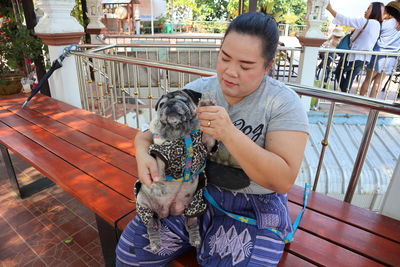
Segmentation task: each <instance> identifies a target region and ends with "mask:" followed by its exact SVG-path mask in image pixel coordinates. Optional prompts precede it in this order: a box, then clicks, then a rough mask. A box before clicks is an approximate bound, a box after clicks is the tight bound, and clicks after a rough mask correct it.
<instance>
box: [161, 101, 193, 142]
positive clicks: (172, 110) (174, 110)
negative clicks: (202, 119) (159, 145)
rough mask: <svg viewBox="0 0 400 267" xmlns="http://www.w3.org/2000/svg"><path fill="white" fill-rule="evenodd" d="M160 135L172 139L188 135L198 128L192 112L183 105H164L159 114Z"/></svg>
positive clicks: (175, 102) (173, 103)
mask: <svg viewBox="0 0 400 267" xmlns="http://www.w3.org/2000/svg"><path fill="white" fill-rule="evenodd" d="M159 123H160V125H159V126H160V127H159V129H160V135H161V136H162V137H164V138H166V139H174V138H178V137H181V136H183V135H186V134H189V133H190V132H191V131H192V130H194V129H196V128H197V126H198V123H199V122H198V120H197V119H196V118H195V114H194V112H193V110H192V109H191V108H190V107H189V106H188V105H186V104H184V103H179V102H178V101H173V102H172V103H165V105H164V107H163V108H162V109H160V113H159Z"/></svg>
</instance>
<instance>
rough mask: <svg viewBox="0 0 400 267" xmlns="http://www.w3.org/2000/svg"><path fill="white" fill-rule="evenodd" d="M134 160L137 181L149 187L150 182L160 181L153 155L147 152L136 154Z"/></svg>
mask: <svg viewBox="0 0 400 267" xmlns="http://www.w3.org/2000/svg"><path fill="white" fill-rule="evenodd" d="M136 162H137V168H138V177H139V181H140V182H141V183H142V184H144V185H146V186H147V187H150V186H151V184H152V183H154V182H159V181H160V178H159V175H158V169H157V161H156V159H155V158H154V157H152V156H150V155H149V154H148V153H145V154H142V155H137V154H136Z"/></svg>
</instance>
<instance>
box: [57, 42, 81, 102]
mask: <svg viewBox="0 0 400 267" xmlns="http://www.w3.org/2000/svg"><path fill="white" fill-rule="evenodd" d="M65 47H67V46H65V45H64V46H49V55H50V58H51V59H55V58H58V57H59V56H60V55H61V54H62V53H63V50H64V48H65ZM62 64H63V66H62V67H61V68H60V69H58V70H56V71H54V72H53V75H51V77H50V79H49V85H50V93H51V97H52V98H55V99H57V100H61V101H63V102H66V103H68V104H70V105H73V106H75V107H78V108H82V104H81V97H80V93H79V83H78V74H77V71H76V62H75V56H69V57H66V58H65V59H64V61H63V62H62Z"/></svg>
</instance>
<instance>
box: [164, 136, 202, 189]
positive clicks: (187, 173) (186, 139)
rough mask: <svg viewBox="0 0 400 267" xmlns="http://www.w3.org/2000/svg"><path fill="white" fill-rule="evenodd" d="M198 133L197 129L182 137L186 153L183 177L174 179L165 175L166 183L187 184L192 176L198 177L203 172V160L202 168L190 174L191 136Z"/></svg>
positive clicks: (191, 157) (191, 156) (191, 161)
mask: <svg viewBox="0 0 400 267" xmlns="http://www.w3.org/2000/svg"><path fill="white" fill-rule="evenodd" d="M198 131H200V130H199V129H195V130H193V131H191V132H190V133H189V134H187V135H184V136H182V137H181V138H183V140H184V142H185V153H186V159H185V169H184V171H183V176H182V177H180V178H174V177H173V176H171V175H166V176H165V179H166V180H167V181H175V182H181V181H182V182H189V181H190V180H192V179H193V176H196V175H199V174H200V173H201V172H202V171H204V168H205V166H206V161H205V159H204V163H203V166H202V167H201V168H200V169H199V170H197V172H195V173H193V174H192V166H193V141H192V136H191V135H192V134H194V133H197V132H198Z"/></svg>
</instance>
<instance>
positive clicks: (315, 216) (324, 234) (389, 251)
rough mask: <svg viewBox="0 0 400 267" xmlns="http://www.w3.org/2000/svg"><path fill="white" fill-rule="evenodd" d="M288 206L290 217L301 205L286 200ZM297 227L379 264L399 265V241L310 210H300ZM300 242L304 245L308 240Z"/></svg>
mask: <svg viewBox="0 0 400 267" xmlns="http://www.w3.org/2000/svg"><path fill="white" fill-rule="evenodd" d="M288 207H289V211H290V215H291V216H290V217H291V218H292V220H294V219H295V218H296V216H297V214H299V212H300V210H301V208H302V207H301V206H299V205H296V204H294V203H291V202H289V203H288ZM300 229H303V230H305V231H307V232H309V233H312V234H314V235H317V236H319V237H320V238H323V239H326V240H328V241H330V242H333V243H336V244H340V246H343V247H345V248H347V249H350V250H352V251H354V252H357V253H359V254H361V255H363V256H365V257H369V258H372V259H374V260H376V261H379V262H381V263H383V264H387V265H393V266H400V253H399V252H400V244H398V243H396V242H394V241H391V240H389V239H386V238H384V237H380V236H377V235H374V234H372V233H370V232H367V231H365V230H362V229H360V228H357V227H354V226H352V225H348V224H345V223H343V222H340V221H337V220H335V219H333V218H331V217H328V216H325V215H322V214H320V213H317V212H315V211H313V210H306V211H305V212H304V214H303V217H302V219H301V222H300ZM295 238H296V235H295ZM304 245H306V246H308V244H304ZM377 248H385V249H377Z"/></svg>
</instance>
